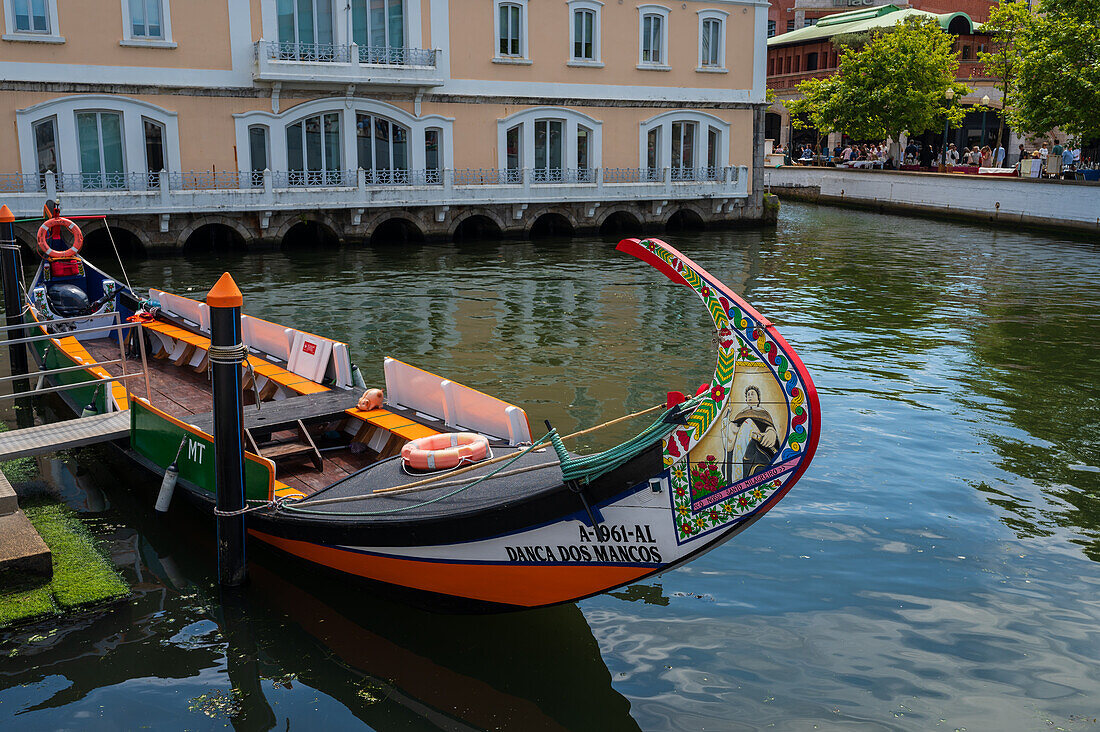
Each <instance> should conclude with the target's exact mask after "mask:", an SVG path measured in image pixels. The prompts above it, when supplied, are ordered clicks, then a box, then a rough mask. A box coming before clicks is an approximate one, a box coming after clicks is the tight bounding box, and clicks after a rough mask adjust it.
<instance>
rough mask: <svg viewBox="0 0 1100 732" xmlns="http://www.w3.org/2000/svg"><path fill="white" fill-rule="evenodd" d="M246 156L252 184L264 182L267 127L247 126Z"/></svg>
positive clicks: (258, 184)
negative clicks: (249, 165) (250, 170)
mask: <svg viewBox="0 0 1100 732" xmlns="http://www.w3.org/2000/svg"><path fill="white" fill-rule="evenodd" d="M248 157H249V161H250V164H251V168H252V185H254V186H262V185H263V184H264V171H265V170H266V169H267V167H268V164H267V128H266V127H262V126H259V125H257V126H255V127H249V128H248Z"/></svg>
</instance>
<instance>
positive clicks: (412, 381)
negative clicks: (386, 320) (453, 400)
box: [383, 357, 447, 421]
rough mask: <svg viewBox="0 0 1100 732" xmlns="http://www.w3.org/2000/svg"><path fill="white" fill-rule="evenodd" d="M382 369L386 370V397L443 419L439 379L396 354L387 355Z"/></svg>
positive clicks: (445, 415) (445, 414) (441, 381)
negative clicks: (390, 356) (397, 357)
mask: <svg viewBox="0 0 1100 732" xmlns="http://www.w3.org/2000/svg"><path fill="white" fill-rule="evenodd" d="M383 369H384V370H385V373H386V401H388V402H390V403H391V404H400V405H401V406H403V407H408V408H409V409H413V410H415V411H417V412H420V413H421V414H427V415H428V416H431V417H435V418H436V419H441V420H443V421H446V419H447V406H446V404H445V402H444V398H443V387H442V383H443V379H441V378H439V377H438V376H436V375H435V374H432V373H429V372H427V371H424V370H422V369H418V368H416V367H415V366H410V365H409V364H407V363H405V362H403V361H398V360H397V359H396V358H389V357H387V358H386V360H385V362H384V364H383Z"/></svg>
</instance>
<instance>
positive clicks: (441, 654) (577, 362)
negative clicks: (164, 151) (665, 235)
mask: <svg viewBox="0 0 1100 732" xmlns="http://www.w3.org/2000/svg"><path fill="white" fill-rule="evenodd" d="M781 216H782V218H781V221H780V225H779V227H778V229H777V230H775V231H764V232H760V231H728V232H704V233H699V234H680V235H678V236H676V237H675V238H674V240H673V243H674V245H675V246H677V247H678V248H680V249H682V250H683V251H685V252H687V253H689V254H690V256H691V257H692V258H693V259H695V260H696V261H697V262H698V263H699V264H700V265H702V266H703V267H704V268H706V269H708V270H709V271H710V272H712V273H713V274H714V275H715V276H718V277H720V278H722V279H723V280H724V281H726V282H727V283H729V284H730V285H731V286H732V287H734V288H735V289H737V290H739V291H741V292H744V293H746V294H747V296H748V297H749V299H750V300H751V301H752V302H753V303H754V304H755V305H757V306H758V308H759V309H760V310H761V311H762V312H764V313H766V314H767V315H768V316H769V317H770V318H771V319H772V320H774V321H775V322H776V324H777V326H778V327H779V328H780V330H781V332H782V333H783V334H784V336H785V337H786V338H787V340H788V341H790V342H791V344H792V345H793V346H794V347H795V348H796V349H797V350H798V351H799V353H800V354H801V355H802V356H803V357H804V358H805V360H806V361H807V364H808V366H809V368H810V369H811V371H812V373H813V374H814V376H815V381H816V382H817V386H818V389H819V392H820V394H821V402H822V410H823V422H824V426H825V428H824V432H823V436H822V440H821V444H820V446H819V451H818V456H817V458H816V459H815V462H814V465H813V467H812V469H811V470H810V471H809V472H808V473H807V475H806V476H805V478H804V479H803V480H802V481H801V482H800V483H799V485H798V486H797V487H796V489H795V490H794V491H792V492H791V495H790V496H789V497H787V498H786V499H785V500H784V501H783V502H782V503H781V504H780V505H779V506H778V507H777V508H776V510H775V511H773V512H772V513H769V515H768V516H767V517H766V519H765V520H762V521H760V522H759V523H758V524H757V525H756V526H754V527H752V529H750V530H749V531H748V532H746V533H745V534H744V535H743V536H741V537H739V538H738V539H737V540H735V541H733V542H730V543H729V544H727V545H724V546H722V547H720V548H718V549H716V550H715V551H713V552H711V553H709V554H707V555H705V556H703V557H701V558H699V559H698V560H696V561H695V562H693V563H692V564H690V565H688V566H687V567H685V568H683V569H681V570H678V571H676V572H672V573H669V574H666V575H664V576H663V577H661V578H660V579H659V580H656V581H652V582H650V583H648V584H645V585H638V586H633V587H628V588H624V589H622V590H620V591H616V592H614V593H611V594H607V595H603V596H599V597H595V598H591V599H589V600H586V601H584V602H583V603H581V604H580V605H579V609H578V606H569V607H566V608H559V609H554V610H549V611H544V612H540V613H522V614H519V615H515V616H493V617H486V618H469V617H448V616H442V615H437V614H432V613H429V612H425V611H423V610H419V609H414V608H410V607H408V606H407V605H404V604H400V603H395V602H391V601H387V600H384V599H381V598H378V597H375V596H373V593H372V592H370V591H365V590H363V588H362V587H359V586H354V585H349V584H347V583H343V582H334V581H333V580H332V579H331V578H328V577H326V576H315V574H314V573H312V572H309V571H302V570H301V569H300V567H298V566H297V565H294V564H289V563H287V562H285V561H284V560H283V559H281V558H279V557H277V556H276V555H273V554H268V553H262V552H260V551H258V550H257V551H256V552H254V556H253V557H252V558H253V560H254V562H255V569H254V572H253V577H254V582H253V585H252V586H251V587H249V588H248V590H247V591H246V592H245V594H244V596H243V598H242V600H241V604H240V605H239V606H234V607H235V609H234V607H231V608H229V610H230V611H229V612H226V611H224V610H222V609H221V608H223V607H226V606H224V605H223V602H222V600H221V599H220V598H219V597H218V595H217V593H216V591H215V590H214V588H213V586H212V584H211V583H212V577H213V567H214V561H213V557H212V555H211V551H212V547H213V541H212V538H211V537H212V536H213V530H212V527H211V526H208V525H207V524H206V522H205V520H204V519H200V518H198V517H196V516H194V515H193V514H187V513H182V514H181V515H179V516H174V517H173V518H172V519H170V520H169V521H168V522H158V521H157V520H155V519H154V518H153V514H152V511H151V510H150V504H151V503H152V500H153V491H154V490H155V486H154V485H153V484H152V482H151V481H150V479H149V478H148V477H146V476H144V475H143V474H142V473H141V472H140V471H137V470H136V469H133V468H130V467H128V464H127V463H124V462H120V461H113V462H109V463H108V462H104V461H102V460H100V459H99V458H97V457H96V456H95V454H89V453H82V457H81V460H80V462H79V463H78V464H76V467H74V463H72V462H71V461H68V462H66V463H64V465H61V466H58V465H57V464H55V463H52V462H43V463H42V467H43V474H44V475H45V476H46V478H45V480H46V482H47V483H48V484H49V485H51V486H54V488H55V489H56V490H60V491H62V492H63V494H64V495H65V496H66V499H67V500H69V501H71V502H76V503H78V504H79V505H80V506H81V508H82V510H84V511H86V512H87V513H86V516H88V518H89V522H90V523H91V525H92V526H93V528H95V529H96V530H97V531H98V532H100V533H101V534H102V535H104V536H106V537H107V538H108V539H109V541H110V545H111V548H112V551H113V553H114V555H115V556H116V557H117V559H118V561H119V562H120V563H122V564H123V565H124V566H125V567H126V572H127V574H128V576H129V578H130V579H131V580H132V581H133V582H135V584H136V587H137V595H136V596H135V598H133V600H132V602H131V604H129V605H127V606H123V607H121V608H120V609H118V610H115V611H113V612H112V613H110V614H100V615H95V616H92V617H87V618H83V619H81V620H79V621H78V622H77V623H75V624H74V623H70V622H68V621H65V622H58V623H47V624H42V625H38V626H33V627H31V628H26V629H22V630H19V631H16V632H14V633H8V634H6V635H0V726H5V725H6V724H7V723H9V720H10V721H13V722H14V723H15V725H17V726H19V727H20V728H32V729H33V728H56V727H81V728H89V727H91V728H95V727H111V726H112V725H113V726H116V727H117V726H137V725H139V724H146V723H151V724H153V725H154V726H157V725H160V726H162V727H165V728H171V729H177V728H181V727H192V728H193V727H203V726H204V725H205V726H208V727H224V726H225V725H226V724H236V725H238V726H239V727H242V728H263V727H267V726H270V725H271V723H272V718H274V720H275V726H276V727H279V728H286V726H287V720H291V723H290V726H291V727H293V726H295V725H298V726H303V725H305V724H309V725H310V726H311V727H313V726H319V725H320V724H324V725H326V726H329V727H332V728H343V727H354V726H363V725H364V724H365V725H368V726H370V727H373V728H375V729H393V728H399V729H500V728H503V729H569V730H574V729H581V730H584V729H611V730H614V729H627V730H632V729H638V728H640V729H646V730H651V729H689V730H697V729H721V730H740V729H761V728H769V727H771V728H779V729H798V728H807V729H808V728H811V727H813V726H814V725H817V726H818V727H819V728H837V727H842V728H847V727H857V728H866V729H911V730H921V731H923V730H928V729H941V728H942V729H956V728H964V727H965V728H967V729H1049V728H1057V727H1062V728H1065V729H1069V730H1089V729H1095V727H1096V723H1095V722H1089V721H1088V720H1090V719H1095V718H1096V716H1097V713H1098V711H1100V708H1098V706H1097V702H1096V699H1098V698H1100V670H1098V669H1097V666H1096V663H1095V659H1096V658H1098V657H1100V636H1098V635H1097V633H1096V627H1097V626H1098V624H1100V608H1098V607H1097V604H1096V597H1097V592H1098V590H1100V564H1098V563H1097V561H1096V560H1100V505H1098V502H1100V473H1097V472H1090V469H1095V468H1098V467H1100V442H1098V441H1097V440H1096V438H1095V436H1094V435H1093V432H1094V430H1095V425H1096V424H1097V423H1100V397H1098V393H1097V391H1096V386H1095V383H1094V382H1095V380H1096V374H1097V373H1100V344H1098V343H1097V341H1096V338H1095V333H1096V332H1100V329H1098V327H1097V326H1098V325H1100V323H1098V322H1097V321H1098V317H1100V259H1098V258H1097V256H1096V255H1097V248H1096V247H1095V246H1094V245H1089V244H1086V243H1081V242H1074V241H1068V240H1061V239H1058V238H1054V237H1042V236H1038V235H1034V234H1029V233H1018V232H1011V231H993V230H990V229H985V228H976V227H967V226H963V225H959V224H944V223H940V222H933V221H922V220H919V219H905V218H900V217H891V216H881V215H876V214H871V213H865V212H856V211H840V210H832V209H827V208H819V207H813V206H786V207H785V208H784V210H783V212H782V214H781ZM610 247H611V245H610V244H609V243H607V242H603V241H599V240H595V239H584V238H578V239H573V240H571V241H553V242H539V243H537V244H532V243H524V242H490V243H485V244H479V245H473V246H471V245H462V246H454V245H436V244H425V245H420V246H411V247H389V248H376V247H375V248H350V247H349V248H345V249H340V250H336V251H328V250H326V251H322V252H316V253H308V254H307V253H303V252H301V251H297V252H294V253H290V254H282V253H271V252H268V253H261V254H256V255H249V256H247V257H236V258H231V259H225V260H218V259H216V258H209V257H203V258H194V259H191V258H186V259H183V258H177V259H161V260H147V261H144V262H140V263H135V264H134V265H132V266H131V267H130V278H131V280H133V281H134V282H144V283H149V284H159V283H165V284H166V287H167V288H168V289H175V290H177V291H182V292H186V291H187V290H188V288H192V293H193V294H196V295H198V294H201V293H202V292H204V291H205V289H206V288H208V287H209V286H210V284H211V283H213V282H214V281H215V280H216V279H217V277H218V276H219V275H220V274H221V272H222V271H223V270H224V269H226V268H231V269H232V270H233V272H234V274H235V275H238V280H239V282H240V283H241V285H242V288H244V290H245V297H246V299H247V306H248V307H249V309H250V310H252V311H253V312H255V313H256V314H258V315H261V316H263V317H268V318H271V319H274V320H285V321H287V322H295V323H300V324H303V325H308V326H309V327H311V328H314V329H316V330H317V331H319V332H321V333H323V334H325V335H330V336H332V337H335V338H340V339H344V340H346V341H347V342H349V343H350V344H351V347H352V352H353V355H354V358H355V359H356V361H357V362H358V363H359V364H360V366H362V367H363V369H364V372H365V373H366V375H367V379H368V381H371V382H375V383H377V382H379V381H380V380H381V359H382V357H383V356H384V355H392V356H395V357H398V358H402V359H405V360H408V361H411V362H413V363H415V364H418V365H420V366H423V367H425V368H429V369H433V370H437V371H441V372H442V373H445V374H446V375H448V376H449V377H451V378H454V379H455V380H457V381H460V382H464V383H468V384H470V385H471V386H474V387H477V388H481V389H484V390H487V391H489V392H491V393H494V394H498V395H500V396H502V397H504V398H506V399H509V400H512V401H514V402H516V403H518V404H520V405H521V406H523V407H524V408H525V409H526V410H527V411H528V412H529V414H530V415H531V419H532V422H533V423H535V422H537V421H539V420H541V419H546V418H548V419H550V420H552V421H553V422H554V424H555V425H557V426H559V428H562V429H565V430H572V429H575V428H577V427H587V426H590V425H592V424H595V423H598V422H601V421H604V420H607V419H611V418H614V417H616V416H619V415H621V414H622V413H624V412H625V411H634V410H637V409H642V408H645V407H647V406H650V405H651V404H656V403H658V402H660V401H662V400H663V398H664V393H665V391H666V390H668V389H680V390H685V391H686V390H691V389H693V384H698V383H699V382H701V381H702V380H704V379H706V378H707V377H708V376H709V373H710V371H711V370H712V369H713V359H712V357H711V353H712V350H711V348H712V347H711V343H710V339H711V338H712V333H711V332H710V330H709V329H708V327H707V321H706V318H705V317H704V316H703V314H702V312H700V310H699V306H698V304H697V303H696V302H693V301H692V300H690V299H689V298H685V297H684V293H683V292H682V291H681V290H680V289H678V288H676V287H675V286H673V285H671V284H669V283H666V282H664V281H663V280H662V279H661V278H660V277H659V276H658V275H656V274H655V273H653V272H652V271H651V270H650V269H649V268H648V267H646V266H645V265H644V264H641V263H639V262H636V261H633V260H631V259H630V258H626V257H622V256H621V255H618V254H615V253H612V252H611V251H610ZM633 429H636V426H635V425H622V426H621V428H616V429H613V430H610V431H609V432H607V433H605V434H602V435H601V434H597V435H595V436H594V437H593V439H592V441H591V443H589V444H588V445H585V446H584V448H585V449H593V448H598V447H604V446H607V445H608V444H610V443H611V442H613V441H617V440H621V439H623V438H625V437H627V436H629V435H630V433H631V431H632V430H633ZM119 486H126V487H127V490H122V489H121V488H119ZM188 516H190V518H188ZM54 628H57V631H56V632H55V633H53V634H51V633H50V631H51V630H53V629H54ZM32 636H41V638H40V639H38V640H35V641H33V642H31V641H29V638H30V637H32ZM230 644H232V646H233V648H232V649H230V648H229V645H230ZM12 650H16V655H15V656H14V657H9V656H8V655H7V654H8V653H10V652H11V651H12ZM231 682H232V683H231ZM234 687H237V688H239V689H241V690H242V691H241V693H239V694H236V695H234V694H232V693H230V692H231V689H232V688H234ZM101 708H102V709H101ZM103 709H110V710H112V711H111V712H110V713H108V712H104V711H103ZM32 710H33V711H32ZM120 710H121V711H120ZM234 715H235V716H234ZM272 715H273V717H272ZM115 717H118V718H120V719H121V720H122V722H120V723H117V724H116V723H115V722H114V718H115Z"/></svg>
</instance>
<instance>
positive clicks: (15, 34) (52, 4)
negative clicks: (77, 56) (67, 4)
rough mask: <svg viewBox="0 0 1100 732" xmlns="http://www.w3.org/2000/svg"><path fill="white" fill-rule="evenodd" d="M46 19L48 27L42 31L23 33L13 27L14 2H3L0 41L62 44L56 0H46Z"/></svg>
mask: <svg viewBox="0 0 1100 732" xmlns="http://www.w3.org/2000/svg"><path fill="white" fill-rule="evenodd" d="M46 17H47V24H48V27H47V28H46V31H45V32H42V31H23V30H17V29H16V27H15V3H14V0H4V30H5V33H4V35H3V36H0V39H3V40H5V41H29V42H31V43H64V42H65V37H64V36H62V35H61V26H60V25H58V19H57V0H46Z"/></svg>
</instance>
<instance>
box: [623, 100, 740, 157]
mask: <svg viewBox="0 0 1100 732" xmlns="http://www.w3.org/2000/svg"><path fill="white" fill-rule="evenodd" d="M673 122H694V123H695V124H696V128H695V132H696V137H695V159H694V160H693V161H692V166H691V167H693V168H706V167H708V166H707V143H708V140H709V138H708V135H709V133H710V129H709V128H711V127H714V128H716V129H717V130H718V144H719V147H720V149H719V151H718V165H717V167H719V168H725V167H727V166H728V165H729V164H730V163H729V151H730V142H731V139H730V123H729V122H726V121H725V120H723V119H722V118H720V117H716V116H715V115H713V114H708V113H707V112H697V111H694V110H691V109H674V110H672V111H670V112H664V113H663V114H658V115H657V116H655V117H650V118H649V119H647V120H645V121H644V122H641V123H639V134H638V167H639V168H646V167H648V160H647V144H648V135H649V132H650V130H652V129H654V128H660V129H661V131H660V132H659V133H658V137H657V144H658V145H660V150H659V151H658V153H657V161H658V163H659V164H660V165H661V167H662V168H668V167H672V166H671V161H672V123H673ZM676 167H679V166H676Z"/></svg>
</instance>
